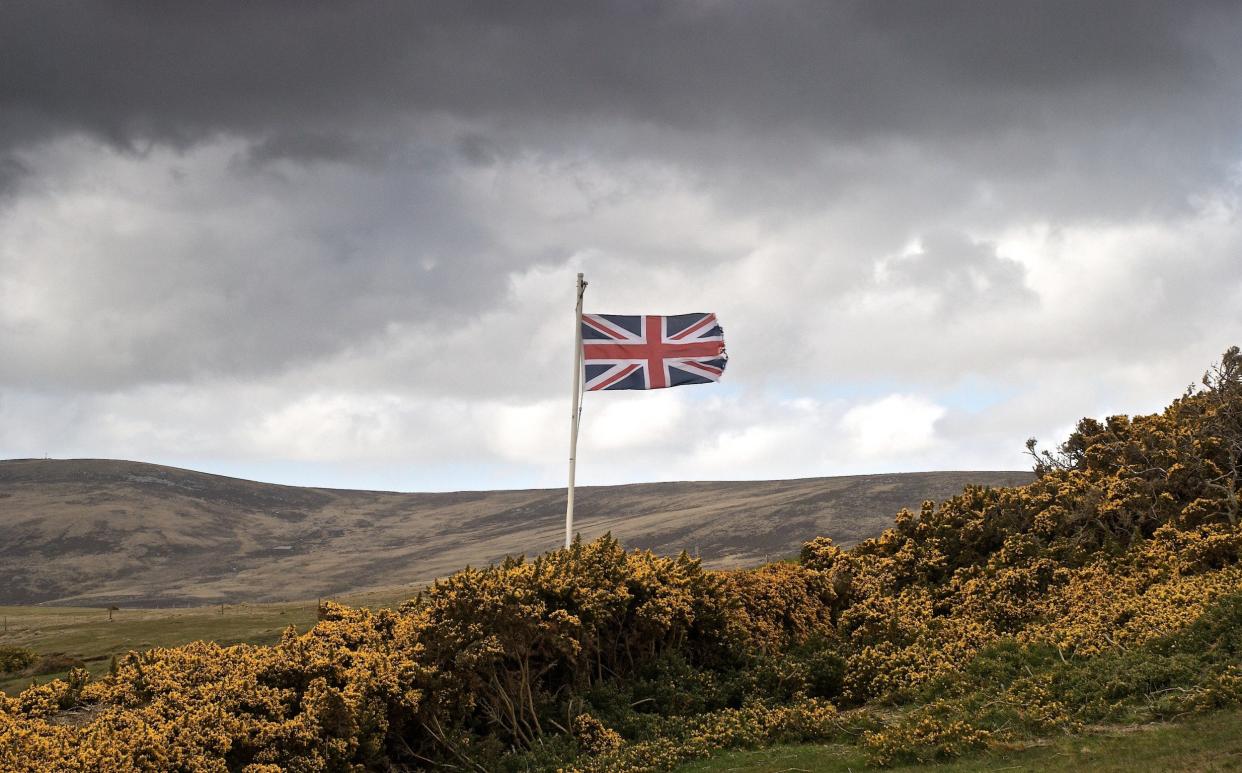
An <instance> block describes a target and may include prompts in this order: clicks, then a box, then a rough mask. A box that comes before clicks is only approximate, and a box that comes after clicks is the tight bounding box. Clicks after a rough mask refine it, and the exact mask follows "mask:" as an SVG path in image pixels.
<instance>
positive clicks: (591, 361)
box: [582, 314, 729, 392]
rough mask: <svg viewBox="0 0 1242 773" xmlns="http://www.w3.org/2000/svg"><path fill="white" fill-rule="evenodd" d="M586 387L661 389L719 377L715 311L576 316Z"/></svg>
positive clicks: (721, 362)
mask: <svg viewBox="0 0 1242 773" xmlns="http://www.w3.org/2000/svg"><path fill="white" fill-rule="evenodd" d="M582 358H583V361H584V362H585V363H586V389H587V391H589V392H594V391H597V390H601V389H663V388H664V387H674V386H681V385H682V384H710V383H711V382H713V381H719V380H720V377H721V376H722V375H724V369H725V363H726V362H727V361H728V359H729V357H728V355H727V354H725V343H724V330H722V329H721V328H720V322H718V321H717V320H716V315H715V314H676V315H673V316H671V317H660V316H655V315H651V314H647V315H629V316H627V315H623V314H583V315H582Z"/></svg>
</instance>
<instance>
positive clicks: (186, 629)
mask: <svg viewBox="0 0 1242 773" xmlns="http://www.w3.org/2000/svg"><path fill="white" fill-rule="evenodd" d="M413 594H414V591H413V590H408V589H400V590H390V591H377V592H374V593H367V594H356V595H351V596H347V597H342V598H338V599H334V600H336V601H341V602H342V603H347V604H350V605H351V606H366V607H372V608H375V607H386V606H393V605H396V604H399V603H401V602H402V601H405V600H406V599H407V598H409V597H410V596H412V595H413ZM317 603H318V602H317V601H316V600H315V599H311V600H309V601H300V602H290V603H286V604H240V605H227V604H226V605H224V606H223V607H221V606H220V605H218V604H217V605H215V606H209V607H188V608H180V609H175V608H174V609H120V610H116V611H114V612H113V613H112V620H109V619H108V610H107V609H102V608H99V607H41V606H9V607H6V606H0V647H27V648H29V649H32V650H34V651H35V652H37V653H39V655H53V654H64V655H66V656H68V657H71V658H74V659H77V660H81V661H84V662H85V665H86V668H87V670H88V671H90V672H91V673H92V674H94V675H99V674H103V673H106V672H107V671H108V668H109V666H110V665H111V662H112V656H113V655H119V654H123V653H126V652H129V651H130V650H145V649H150V648H152V647H173V646H177V645H180V644H186V643H187V642H191V641H195V640H200V639H202V640H208V641H216V642H219V643H221V644H237V643H241V642H247V643H251V644H271V643H272V642H275V641H276V640H278V639H279V638H280V634H281V632H282V631H283V630H284V629H285V628H287V627H289V626H291V625H292V626H295V627H296V628H297V629H298V630H299V631H305V630H306V629H307V628H309V627H310V626H311V625H313V624H314V622H315V609H316V605H317ZM63 675H64V672H63V671H58V672H53V673H50V674H45V675H40V676H37V677H34V679H36V680H37V681H39V682H40V683H42V682H46V681H48V680H51V679H54V678H56V677H58V676H63ZM30 683H31V677H30V676H18V677H13V676H9V675H3V676H0V690H3V691H4V692H6V693H8V694H10V695H15V694H17V693H18V692H20V691H21V690H22V689H24V688H26V687H28V686H29V685H30Z"/></svg>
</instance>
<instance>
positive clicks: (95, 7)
mask: <svg viewBox="0 0 1242 773" xmlns="http://www.w3.org/2000/svg"><path fill="white" fill-rule="evenodd" d="M1237 16H1238V15H1237V13H1236V8H1235V9H1233V10H1230V6H1229V5H1228V4H1220V5H1212V4H1202V3H1188V2H1187V3H1181V2H1179V3H1141V2H1095V3H1089V4H1084V3H1079V2H1040V3H1035V2H1022V3H1018V2H999V3H977V2H952V3H943V2H942V3H916V2H911V3H872V2H858V3H834V4H826V3H812V2H806V3H796V2H784V3H704V2H689V3H655V2H617V3H608V4H586V3H513V4H509V3H448V4H443V3H438V4H430V3H395V2H394V3H382V2H381V3H364V4H358V3H318V4H312V3H279V2H277V3H273V2H267V3H244V4H238V3H223V2H214V3H213V2H206V3H177V4H163V3H150V2H132V3H42V2H15V3H6V4H4V5H3V7H0V52H3V53H0V57H2V59H0V62H2V66H0V113H2V114H4V115H6V116H9V117H10V120H9V121H7V122H6V123H8V124H9V126H7V127H6V133H7V134H8V135H9V136H8V141H9V142H10V143H13V142H21V141H32V140H37V139H44V138H46V137H47V136H48V133H49V132H65V131H87V132H91V133H94V134H96V135H98V136H101V137H105V138H107V139H108V140H109V141H112V142H115V143H117V144H119V145H122V146H125V147H140V146H141V144H142V143H143V142H145V141H150V140H157V141H164V142H171V143H178V144H184V143H190V142H194V141H196V140H197V139H200V138H202V137H204V136H207V135H210V134H211V133H213V132H221V131H223V132H235V133H240V134H245V135H258V136H261V137H266V136H268V135H270V134H272V133H277V134H282V133H284V134H288V133H291V132H292V133H297V132H305V131H309V132H310V133H311V135H312V136H313V135H315V134H316V133H318V134H321V135H322V134H328V135H332V134H333V133H334V132H337V131H340V130H342V129H345V128H349V129H353V130H358V131H365V132H366V133H368V134H372V135H374V134H375V133H376V131H377V129H378V131H379V133H380V134H382V133H383V129H382V124H383V122H385V121H395V120H398V119H399V118H400V117H402V116H407V115H410V114H431V113H438V112H442V113H446V114H450V115H456V116H460V117H463V118H467V119H471V118H475V119H493V118H495V117H497V116H507V117H509V118H511V119H514V120H517V121H519V122H529V123H532V124H536V125H541V124H558V123H561V122H564V121H566V120H592V121H606V120H610V119H620V120H624V121H627V122H633V123H638V124H642V123H654V124H656V125H661V126H666V127H671V128H676V129H681V130H686V131H695V132H704V131H706V132H724V133H731V132H736V133H741V134H747V133H754V132H772V131H776V132H778V133H792V134H796V133H799V132H809V133H813V134H827V135H830V136H832V137H834V138H837V139H853V140H859V141H864V140H865V141H874V140H875V139H877V138H878V137H884V136H893V137H903V136H915V137H921V138H927V137H929V136H936V137H939V138H941V139H943V140H949V139H953V138H960V137H961V136H962V135H963V134H966V135H977V134H979V133H982V132H1004V131H1006V130H1008V129H1011V128H1015V127H1019V128H1031V127H1035V128H1036V129H1037V130H1038V128H1039V127H1041V126H1042V127H1055V126H1058V125H1073V124H1080V125H1086V126H1090V125H1091V124H1092V123H1093V122H1104V123H1107V124H1109V125H1113V124H1115V123H1117V122H1122V123H1124V122H1127V121H1134V120H1144V121H1148V120H1150V119H1151V117H1152V116H1151V115H1150V111H1151V110H1152V109H1153V108H1155V107H1160V106H1166V107H1169V108H1176V107H1177V106H1178V105H1182V106H1183V107H1185V106H1187V105H1189V104H1190V100H1191V99H1196V98H1197V96H1198V95H1200V94H1202V93H1203V92H1205V91H1216V92H1217V93H1219V94H1220V96H1222V97H1225V96H1228V95H1231V94H1236V88H1237V86H1236V84H1234V83H1230V82H1228V78H1227V77H1225V76H1227V75H1230V74H1231V73H1230V71H1229V70H1228V68H1230V67H1232V66H1233V65H1236V60H1237V55H1236V54H1235V53H1233V50H1232V49H1233V47H1232V46H1230V45H1229V44H1228V41H1229V36H1227V35H1222V36H1220V45H1217V46H1211V45H1208V44H1209V43H1211V41H1210V40H1208V39H1207V38H1206V37H1205V36H1202V35H1196V34H1194V33H1196V32H1198V31H1199V30H1200V29H1202V28H1206V29H1209V30H1211V29H1216V30H1220V29H1222V26H1223V27H1224V28H1227V29H1232V30H1234V31H1236V25H1237V21H1238V19H1237ZM1156 95H1159V96H1156ZM1067 111H1073V112H1072V113H1069V112H1067ZM1235 111H1236V108H1234V107H1233V106H1231V105H1227V104H1223V103H1222V104H1221V105H1220V106H1219V107H1217V108H1213V109H1210V110H1208V111H1207V112H1208V113H1209V114H1203V113H1204V110H1203V106H1202V105H1201V104H1200V105H1198V109H1196V110H1195V111H1194V112H1195V113H1196V114H1195V115H1193V116H1189V115H1187V116H1182V117H1184V118H1186V119H1188V121H1190V120H1192V121H1193V122H1192V123H1190V122H1188V124H1187V125H1189V126H1194V127H1195V128H1196V131H1195V134H1196V135H1198V136H1199V137H1200V138H1202V137H1203V135H1204V134H1205V133H1209V134H1210V133H1212V130H1213V129H1220V128H1222V127H1221V126H1220V125H1219V123H1220V119H1221V118H1222V117H1223V116H1225V115H1229V116H1233V115H1236V112H1235ZM1156 120H1157V122H1160V121H1165V120H1170V121H1172V122H1173V123H1175V124H1178V123H1180V119H1179V118H1178V117H1176V116H1172V115H1169V114H1163V111H1162V115H1161V116H1158V117H1157V119H1156ZM1217 139H1219V137H1217Z"/></svg>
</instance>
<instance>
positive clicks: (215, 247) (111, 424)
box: [0, 0, 1242, 490]
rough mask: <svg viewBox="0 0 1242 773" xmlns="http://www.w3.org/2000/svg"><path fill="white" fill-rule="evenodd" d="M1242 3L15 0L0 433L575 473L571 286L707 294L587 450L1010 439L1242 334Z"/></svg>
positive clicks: (852, 447) (481, 482)
mask: <svg viewBox="0 0 1242 773" xmlns="http://www.w3.org/2000/svg"><path fill="white" fill-rule="evenodd" d="M1239 40H1242V5H1239V4H1238V3H1231V2H1221V3H1201V2H1185V1H1183V0H1177V1H1175V2H1174V1H1170V2H1166V3H1144V2H1132V1H1130V0H1127V1H1126V2H1098V1H1097V2H1091V3H1082V2H1080V1H1079V0H1073V1H1072V2H1038V3H1036V2H1021V3H1019V2H983V1H982V0H980V1H979V2H969V3H966V2H913V1H912V2H907V3H896V2H858V3H853V2H831V3H825V2H806V3H799V2H762V3H759V2H737V3H730V2H717V1H712V2H706V1H701V2H660V3H655V2H636V1H635V0H625V1H624V2H616V3H604V4H601V3H579V2H564V3H532V2H523V3H499V2H497V3H467V2H452V3H438V4H420V3H405V2H401V3H397V2H393V3H383V2H360V3H322V4H311V3H295V2H266V3H244V4H243V3H224V2H198V3H177V4H165V3H157V2H110V3H109V2H100V3H72V2H66V3H60V2H57V3H49V2H44V1H42V0H16V1H14V2H6V3H3V4H0V458H8V457H31V456H43V455H45V454H48V455H51V456H53V457H107V458H126V459H135V460H142V461H151V462H159V463H164V464H172V465H177V466H184V467H192V468H196V469H201V470H206V471H210V472H219V473H224V474H231V475H238V476H241V477H248V478H255V479H260V480H268V481H276V482H285V483H297V484H310V485H326V486H340V487H350V488H385V489H400V490H444V489H459V488H471V489H485V488H508V487H528V486H558V485H563V483H564V475H565V457H566V452H567V441H568V413H569V392H570V375H571V361H572V360H571V357H572V337H573V319H572V313H573V281H574V274H575V272H577V271H583V272H585V273H586V275H587V279H588V281H589V282H590V288H589V290H588V291H587V296H586V310H587V311H589V312H599V313H657V314H659V313H662V314H672V313H683V312H693V311H714V312H716V313H717V314H718V315H719V317H720V319H721V321H722V323H723V325H724V329H725V333H726V337H727V340H728V347H729V352H730V355H731V360H730V364H729V370H728V372H727V374H726V376H725V380H724V381H723V382H722V383H721V384H718V385H707V386H691V387H682V388H677V389H668V390H660V391H654V392H646V393H644V392H618V393H604V394H598V393H595V394H589V395H587V397H586V399H585V411H584V415H583V430H582V432H583V434H582V442H581V451H580V465H579V481H580V483H583V484H592V483H619V482H633V481H649V480H681V479H747V478H756V479H758V478H787V477H805V476H819V475H837V474H850V473H866V472H884V471H899V470H934V469H1021V468H1026V467H1028V466H1029V465H1028V460H1027V459H1025V458H1024V456H1023V441H1024V440H1025V439H1026V438H1027V437H1028V436H1037V437H1039V438H1040V439H1041V441H1043V442H1045V443H1046V444H1049V445H1051V444H1054V443H1056V442H1059V441H1060V440H1062V439H1064V436H1065V434H1066V433H1067V432H1068V431H1069V429H1070V428H1071V427H1072V425H1073V423H1074V422H1075V421H1076V419H1077V418H1078V417H1081V416H1105V415H1108V414H1110V413H1143V412H1151V411H1154V410H1157V409H1159V408H1160V407H1161V406H1163V405H1164V404H1166V403H1167V402H1169V400H1171V399H1172V398H1173V397H1175V396H1176V395H1177V394H1179V393H1180V392H1181V391H1182V390H1183V389H1184V388H1185V387H1186V385H1187V384H1189V383H1190V382H1192V381H1194V380H1196V378H1197V376H1198V375H1199V374H1201V373H1202V371H1203V370H1204V369H1205V368H1206V367H1207V366H1208V365H1209V364H1210V363H1211V362H1212V361H1213V360H1214V359H1215V358H1216V357H1217V356H1218V355H1219V354H1220V352H1221V351H1223V350H1224V349H1225V348H1226V347H1227V346H1229V345H1231V344H1235V343H1242V220H1240V219H1239V215H1240V210H1242V199H1240V198H1239V196H1240V194H1242V46H1239V45H1238V41H1239Z"/></svg>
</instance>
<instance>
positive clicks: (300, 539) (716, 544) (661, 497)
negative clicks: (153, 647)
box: [0, 459, 1031, 605]
mask: <svg viewBox="0 0 1242 773" xmlns="http://www.w3.org/2000/svg"><path fill="white" fill-rule="evenodd" d="M1030 479H1031V475H1030V474H1029V473H1023V472H927V473H903V474H889V475H861V476H848V477H836V478H813V479H805V480H786V481H753V482H752V481H745V482H716V483H705V482H697V483H652V484H637V485H629V486H607V487H585V488H582V489H580V490H579V497H578V518H577V525H578V528H579V530H580V532H581V533H582V535H583V537H584V538H587V539H590V538H593V537H596V536H599V535H601V534H603V533H604V532H606V531H610V530H611V531H612V532H613V534H615V535H616V536H617V537H618V538H619V539H621V540H622V541H623V542H624V543H625V544H627V545H629V546H632V547H642V548H650V549H653V550H655V551H657V552H660V553H676V552H678V551H681V550H687V551H690V552H692V553H693V552H696V551H697V552H698V553H699V554H700V555H701V556H702V557H703V559H704V562H705V563H706V564H707V565H709V566H717V567H730V566H743V565H748V564H755V563H758V562H762V561H764V560H766V559H768V558H771V557H777V556H782V555H790V554H793V553H796V552H797V550H798V548H799V546H800V544H801V542H802V540H804V539H805V538H806V536H807V535H813V534H821V535H829V536H831V537H832V538H833V539H834V540H836V542H837V543H838V544H843V545H847V546H848V545H851V544H854V543H857V542H859V541H860V540H862V539H866V538H868V537H872V536H875V535H876V534H878V533H879V532H880V531H881V530H882V529H883V528H884V527H885V526H887V525H889V524H890V523H891V520H892V515H893V513H894V512H896V511H898V510H900V509H901V508H903V507H917V506H918V505H919V503H920V502H921V501H922V500H924V499H935V500H941V499H944V498H946V497H948V496H950V495H952V494H954V493H956V492H959V491H961V489H962V487H963V486H964V485H966V484H968V483H978V484H986V485H992V486H1005V485H1015V484H1020V483H1025V482H1027V481H1029V480H1030ZM564 507H565V504H564V491H563V490H562V489H544V490H526V491H487V492H455V493H441V494H404V493H392V492H377V491H345V490H336V489H319V488H300V487H295V486H278V485H272V484H266V483H255V482H252V481H246V480H238V479H235V478H227V477H222V476H217V475H207V474H204V473H198V472H192V471H189V470H181V469H175V468H170V467H161V466H156V465H150V464H142V463H137V462H126V461H110V460H95V459H86V460H42V459H20V460H10V461H0V532H3V533H4V535H5V538H4V540H3V541H0V604H31V603H42V602H54V603H73V604H77V605H90V604H111V603H118V604H123V605H179V604H195V603H204V602H213V601H229V602H234V601H276V600H288V599H293V598H307V597H312V598H313V597H314V596H318V595H324V596H327V595H336V594H341V593H347V592H351V591H357V590H361V589H366V588H374V587H384V586H394V585H404V584H414V583H422V582H426V581H428V580H430V579H432V578H434V577H437V576H441V575H444V574H447V573H448V572H450V571H453V570H455V569H458V568H460V567H462V566H465V565H467V564H472V565H480V564H486V563H489V562H493V561H496V560H498V559H500V558H502V557H503V556H505V555H506V554H517V553H538V552H542V551H544V550H547V549H549V548H552V547H555V546H556V545H557V544H558V543H559V542H560V541H561V539H562V534H563V529H564Z"/></svg>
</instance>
